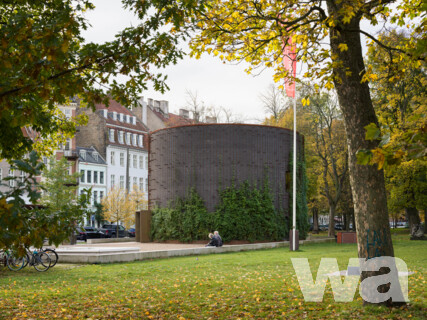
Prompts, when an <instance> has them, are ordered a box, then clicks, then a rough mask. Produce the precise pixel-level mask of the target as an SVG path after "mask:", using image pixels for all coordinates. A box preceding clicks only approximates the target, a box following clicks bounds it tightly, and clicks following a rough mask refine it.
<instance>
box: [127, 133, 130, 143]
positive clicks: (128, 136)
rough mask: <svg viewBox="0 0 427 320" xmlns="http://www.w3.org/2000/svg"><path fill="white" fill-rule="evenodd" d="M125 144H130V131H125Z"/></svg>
mask: <svg viewBox="0 0 427 320" xmlns="http://www.w3.org/2000/svg"><path fill="white" fill-rule="evenodd" d="M126 144H130V132H126Z"/></svg>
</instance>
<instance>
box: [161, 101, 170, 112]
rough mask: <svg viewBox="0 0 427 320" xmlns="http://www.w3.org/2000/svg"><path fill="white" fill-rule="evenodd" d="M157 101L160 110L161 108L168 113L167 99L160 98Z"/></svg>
mask: <svg viewBox="0 0 427 320" xmlns="http://www.w3.org/2000/svg"><path fill="white" fill-rule="evenodd" d="M159 102H160V110H162V112H163V113H164V114H169V101H165V100H161V101H159Z"/></svg>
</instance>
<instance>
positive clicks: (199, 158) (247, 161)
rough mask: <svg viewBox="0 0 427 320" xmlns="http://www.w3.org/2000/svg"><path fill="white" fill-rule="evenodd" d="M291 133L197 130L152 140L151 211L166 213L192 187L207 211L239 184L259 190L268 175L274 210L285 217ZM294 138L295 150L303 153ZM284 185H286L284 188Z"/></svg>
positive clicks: (172, 131) (158, 134)
mask: <svg viewBox="0 0 427 320" xmlns="http://www.w3.org/2000/svg"><path fill="white" fill-rule="evenodd" d="M292 135H293V133H292V130H289V129H284V128H279V127H271V126H261V125H245V124H198V125H189V126H180V127H172V128H165V129H161V130H158V131H155V132H153V133H152V134H151V135H150V147H149V174H148V177H149V199H150V207H151V208H152V207H153V206H160V207H166V206H167V205H168V203H169V202H170V201H173V200H175V199H176V198H177V197H185V196H186V195H187V193H188V191H189V189H190V188H192V187H194V188H195V189H196V190H197V192H198V194H199V195H200V196H201V197H202V198H203V199H204V201H205V204H206V207H207V209H208V211H213V210H214V209H215V206H216V205H217V204H218V201H219V192H218V191H219V190H221V189H223V188H226V187H228V186H230V185H231V184H232V183H233V181H234V183H235V184H236V185H238V184H239V183H241V182H243V181H245V180H246V181H248V182H249V183H251V184H256V185H257V186H259V187H261V185H262V183H263V181H264V179H265V178H266V175H268V181H269V184H270V189H271V191H272V195H273V199H274V204H275V206H276V208H277V209H284V210H285V212H287V211H288V204H289V194H288V192H289V190H290V188H292V185H291V183H292V181H291V179H290V175H289V173H290V172H289V170H290V168H289V161H290V159H291V154H292V144H293V136H292ZM303 141H304V140H303V137H302V136H301V135H299V134H298V142H297V145H298V146H299V147H298V150H299V151H300V150H303V145H302V144H303ZM286 181H288V185H286Z"/></svg>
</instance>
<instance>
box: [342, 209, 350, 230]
mask: <svg viewBox="0 0 427 320" xmlns="http://www.w3.org/2000/svg"><path fill="white" fill-rule="evenodd" d="M349 217H350V214H349V213H347V212H346V213H344V223H343V230H345V231H348V225H349V224H350V221H349V220H350V219H349Z"/></svg>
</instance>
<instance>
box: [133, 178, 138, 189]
mask: <svg viewBox="0 0 427 320" xmlns="http://www.w3.org/2000/svg"><path fill="white" fill-rule="evenodd" d="M133 186H134V187H137V186H138V185H137V178H136V177H133Z"/></svg>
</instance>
